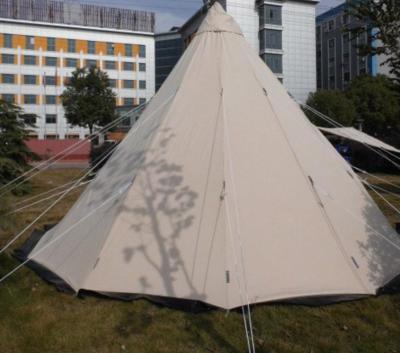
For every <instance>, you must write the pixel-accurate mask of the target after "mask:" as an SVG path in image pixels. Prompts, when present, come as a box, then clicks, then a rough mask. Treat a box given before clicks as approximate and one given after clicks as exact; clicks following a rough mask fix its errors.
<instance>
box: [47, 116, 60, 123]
mask: <svg viewBox="0 0 400 353" xmlns="http://www.w3.org/2000/svg"><path fill="white" fill-rule="evenodd" d="M46 124H57V115H56V114H46Z"/></svg>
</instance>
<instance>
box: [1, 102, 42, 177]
mask: <svg viewBox="0 0 400 353" xmlns="http://www.w3.org/2000/svg"><path fill="white" fill-rule="evenodd" d="M31 117H32V114H29V115H28V114H24V113H23V111H22V109H21V108H19V107H18V106H16V105H14V104H11V103H8V102H5V101H3V100H0V132H1V133H0V185H4V184H6V183H7V182H9V181H11V180H13V179H14V178H16V177H18V176H19V175H21V174H22V173H23V172H24V171H25V170H26V169H27V168H28V160H29V159H33V158H35V155H34V154H33V153H32V152H31V151H30V150H29V149H28V147H27V146H26V145H25V143H24V140H26V139H27V138H28V135H29V127H32V124H31V123H29V120H28V118H31Z"/></svg>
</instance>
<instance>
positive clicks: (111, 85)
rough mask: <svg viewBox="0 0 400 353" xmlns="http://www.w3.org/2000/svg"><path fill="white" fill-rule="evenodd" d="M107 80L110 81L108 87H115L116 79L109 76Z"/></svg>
mask: <svg viewBox="0 0 400 353" xmlns="http://www.w3.org/2000/svg"><path fill="white" fill-rule="evenodd" d="M108 81H109V82H110V87H112V88H116V87H117V80H115V79H113V78H110V79H109V80H108Z"/></svg>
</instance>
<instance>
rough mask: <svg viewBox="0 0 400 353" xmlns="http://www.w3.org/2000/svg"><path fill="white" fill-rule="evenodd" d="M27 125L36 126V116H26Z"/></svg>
mask: <svg viewBox="0 0 400 353" xmlns="http://www.w3.org/2000/svg"><path fill="white" fill-rule="evenodd" d="M24 121H25V124H28V125H35V124H36V115H35V114H24Z"/></svg>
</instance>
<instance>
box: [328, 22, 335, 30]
mask: <svg viewBox="0 0 400 353" xmlns="http://www.w3.org/2000/svg"><path fill="white" fill-rule="evenodd" d="M328 28H329V30H330V31H333V30H334V29H335V21H334V20H330V21H329V23H328Z"/></svg>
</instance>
